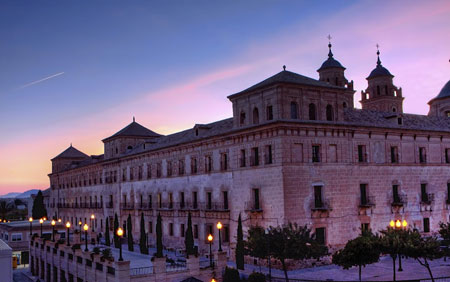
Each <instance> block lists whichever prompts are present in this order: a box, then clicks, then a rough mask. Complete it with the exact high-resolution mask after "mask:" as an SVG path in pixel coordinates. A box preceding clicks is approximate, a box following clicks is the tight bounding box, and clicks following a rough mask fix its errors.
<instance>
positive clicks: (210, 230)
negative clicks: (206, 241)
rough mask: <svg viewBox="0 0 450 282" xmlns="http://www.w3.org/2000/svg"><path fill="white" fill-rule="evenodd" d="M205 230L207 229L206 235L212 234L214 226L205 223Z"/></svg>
mask: <svg viewBox="0 0 450 282" xmlns="http://www.w3.org/2000/svg"><path fill="white" fill-rule="evenodd" d="M206 230H207V233H208V235H209V234H211V235H213V236H214V228H213V226H212V225H211V224H207V225H206Z"/></svg>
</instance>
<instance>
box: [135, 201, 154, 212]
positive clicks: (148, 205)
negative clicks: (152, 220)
mask: <svg viewBox="0 0 450 282" xmlns="http://www.w3.org/2000/svg"><path fill="white" fill-rule="evenodd" d="M137 208H138V209H139V210H143V211H149V210H153V204H151V203H140V204H138V205H137Z"/></svg>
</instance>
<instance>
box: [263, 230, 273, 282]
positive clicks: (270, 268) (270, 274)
mask: <svg viewBox="0 0 450 282" xmlns="http://www.w3.org/2000/svg"><path fill="white" fill-rule="evenodd" d="M264 234H265V235H266V238H265V239H266V241H267V246H266V247H267V259H268V260H269V281H270V282H272V265H271V259H270V240H269V238H268V237H269V234H270V233H269V229H266V230H264Z"/></svg>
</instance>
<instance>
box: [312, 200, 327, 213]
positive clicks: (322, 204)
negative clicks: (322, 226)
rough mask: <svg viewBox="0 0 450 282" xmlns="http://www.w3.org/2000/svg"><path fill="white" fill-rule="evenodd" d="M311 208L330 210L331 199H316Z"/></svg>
mask: <svg viewBox="0 0 450 282" xmlns="http://www.w3.org/2000/svg"><path fill="white" fill-rule="evenodd" d="M311 210H313V211H329V210H331V204H330V201H328V200H317V199H314V200H313V202H312V204H311Z"/></svg>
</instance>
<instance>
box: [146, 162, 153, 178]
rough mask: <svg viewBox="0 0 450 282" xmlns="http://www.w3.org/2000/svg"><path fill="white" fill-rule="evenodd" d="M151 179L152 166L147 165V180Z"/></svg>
mask: <svg viewBox="0 0 450 282" xmlns="http://www.w3.org/2000/svg"><path fill="white" fill-rule="evenodd" d="M150 178H152V165H151V164H147V179H150Z"/></svg>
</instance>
